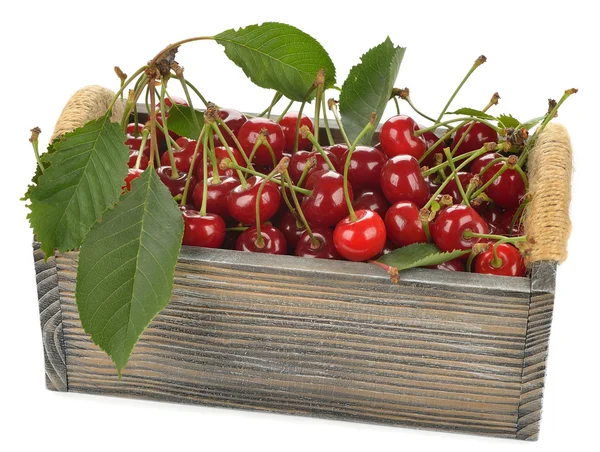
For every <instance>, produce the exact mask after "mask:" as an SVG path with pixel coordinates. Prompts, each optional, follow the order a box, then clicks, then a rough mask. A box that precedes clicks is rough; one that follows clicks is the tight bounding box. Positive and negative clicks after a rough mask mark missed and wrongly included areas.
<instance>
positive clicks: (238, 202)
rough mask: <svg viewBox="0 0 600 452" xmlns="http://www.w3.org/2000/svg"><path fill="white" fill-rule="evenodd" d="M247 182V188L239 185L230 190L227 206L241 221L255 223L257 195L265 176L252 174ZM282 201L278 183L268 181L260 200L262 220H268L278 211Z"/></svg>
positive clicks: (231, 213)
mask: <svg viewBox="0 0 600 452" xmlns="http://www.w3.org/2000/svg"><path fill="white" fill-rule="evenodd" d="M247 182H248V185H247V187H246V188H244V187H242V186H241V185H238V186H237V187H235V188H234V189H233V190H231V191H230V192H229V195H228V196H227V208H228V210H229V214H230V215H231V216H232V217H233V218H235V219H236V220H237V221H239V222H240V223H243V224H253V223H255V222H256V196H257V194H258V188H259V187H260V184H261V183H262V182H263V178H262V177H259V176H252V177H249V178H248V180H247ZM280 202H281V194H280V193H279V187H278V185H277V184H275V182H272V181H267V182H266V183H265V186H264V188H263V190H262V193H261V196H260V202H259V209H260V220H261V222H263V221H268V220H269V219H270V218H271V217H273V215H275V214H276V213H277V211H278V210H279V203H280Z"/></svg>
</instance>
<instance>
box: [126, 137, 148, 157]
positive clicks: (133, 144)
mask: <svg viewBox="0 0 600 452" xmlns="http://www.w3.org/2000/svg"><path fill="white" fill-rule="evenodd" d="M125 145H126V146H128V147H129V149H131V150H132V151H139V150H140V148H141V147H142V137H141V136H139V137H137V138H135V137H128V138H127V139H126V140H125ZM144 154H145V155H147V156H150V138H148V139H147V140H146V145H145V146H144Z"/></svg>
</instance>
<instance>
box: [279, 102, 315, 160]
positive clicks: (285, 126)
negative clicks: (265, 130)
mask: <svg viewBox="0 0 600 452" xmlns="http://www.w3.org/2000/svg"><path fill="white" fill-rule="evenodd" d="M297 121H298V112H297V111H290V112H288V113H286V114H285V115H283V118H281V121H279V125H280V126H281V130H283V135H284V136H285V147H284V150H285V152H290V153H292V152H294V141H295V140H296V122H297ZM302 126H307V127H308V128H309V130H310V133H313V134H314V133H315V126H314V124H313V122H312V121H311V119H310V118H309V117H308V116H306V115H305V114H303V115H302V118H301V119H300V127H302ZM311 149H312V143H311V142H310V141H309V139H308V138H302V135H301V134H300V133H298V150H299V151H310V150H311Z"/></svg>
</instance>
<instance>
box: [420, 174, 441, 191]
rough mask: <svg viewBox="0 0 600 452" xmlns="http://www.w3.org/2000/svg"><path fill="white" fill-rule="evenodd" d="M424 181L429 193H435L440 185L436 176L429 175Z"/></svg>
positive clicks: (439, 178)
mask: <svg viewBox="0 0 600 452" xmlns="http://www.w3.org/2000/svg"><path fill="white" fill-rule="evenodd" d="M424 179H425V183H426V184H427V186H428V187H429V191H430V192H431V193H435V192H436V191H437V189H438V188H440V185H442V182H441V177H440V176H439V175H438V174H429V175H428V176H425V177H424Z"/></svg>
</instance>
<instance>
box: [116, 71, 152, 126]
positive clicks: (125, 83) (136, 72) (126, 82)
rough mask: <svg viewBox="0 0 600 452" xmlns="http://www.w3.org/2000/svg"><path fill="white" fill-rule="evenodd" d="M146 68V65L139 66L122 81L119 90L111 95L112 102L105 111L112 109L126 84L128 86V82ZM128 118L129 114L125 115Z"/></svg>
mask: <svg viewBox="0 0 600 452" xmlns="http://www.w3.org/2000/svg"><path fill="white" fill-rule="evenodd" d="M146 69H148V66H142V67H141V68H139V69H138V70H137V71H135V72H134V74H133V75H132V76H131V77H129V78H128V79H127V80H126V81H125V82H123V83H122V84H121V88H119V91H117V92H116V93H115V96H114V97H113V100H112V102H111V103H110V105H109V107H108V109H107V112H108V111H112V109H113V107H114V106H115V103H116V102H117V100H119V99H120V98H121V94H123V91H124V90H125V88H126V87H127V86H129V84H130V83H131V82H132V81H133V80H134V79H135V78H136V77H137V76H138V75H140V74H142V73H143V72H144V71H145V70H146ZM127 117H128V118H129V115H128V116H127Z"/></svg>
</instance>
